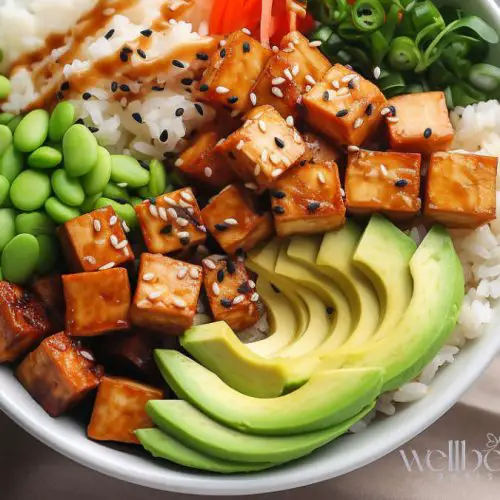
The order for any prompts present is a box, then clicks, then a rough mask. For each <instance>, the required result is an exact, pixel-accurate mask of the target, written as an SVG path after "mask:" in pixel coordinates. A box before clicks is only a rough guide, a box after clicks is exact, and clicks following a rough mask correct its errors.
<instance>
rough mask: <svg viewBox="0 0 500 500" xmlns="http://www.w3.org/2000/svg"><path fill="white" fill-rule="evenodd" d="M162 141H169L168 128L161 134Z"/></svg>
mask: <svg viewBox="0 0 500 500" xmlns="http://www.w3.org/2000/svg"><path fill="white" fill-rule="evenodd" d="M160 141H161V142H167V141H168V130H167V129H165V130H164V131H163V132H162V133H161V134H160Z"/></svg>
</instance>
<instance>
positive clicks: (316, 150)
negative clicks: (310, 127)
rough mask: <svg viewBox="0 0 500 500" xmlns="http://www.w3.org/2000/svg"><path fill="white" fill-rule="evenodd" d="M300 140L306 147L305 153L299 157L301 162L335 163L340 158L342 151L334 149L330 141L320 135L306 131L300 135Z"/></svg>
mask: <svg viewBox="0 0 500 500" xmlns="http://www.w3.org/2000/svg"><path fill="white" fill-rule="evenodd" d="M302 138H303V139H304V143H305V145H306V152H305V153H304V154H303V155H302V156H301V158H300V160H301V161H304V160H305V161H308V162H311V163H322V162H325V161H337V160H338V159H339V158H340V157H341V156H342V151H341V150H340V149H339V148H337V147H335V145H334V144H332V141H331V140H328V139H327V138H325V137H323V136H321V135H318V134H315V133H314V132H309V131H308V132H305V133H303V134H302Z"/></svg>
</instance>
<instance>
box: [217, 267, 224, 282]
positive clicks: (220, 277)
mask: <svg viewBox="0 0 500 500" xmlns="http://www.w3.org/2000/svg"><path fill="white" fill-rule="evenodd" d="M225 274H226V273H225V272H224V269H219V270H218V271H217V281H218V282H219V283H222V282H223V281H224V275H225Z"/></svg>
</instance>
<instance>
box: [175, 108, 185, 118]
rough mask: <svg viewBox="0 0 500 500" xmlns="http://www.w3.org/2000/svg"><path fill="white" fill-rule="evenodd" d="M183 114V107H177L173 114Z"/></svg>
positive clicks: (178, 115)
mask: <svg viewBox="0 0 500 500" xmlns="http://www.w3.org/2000/svg"><path fill="white" fill-rule="evenodd" d="M183 114H184V108H177V109H176V110H175V116H177V118H179V117H181V116H182V115H183Z"/></svg>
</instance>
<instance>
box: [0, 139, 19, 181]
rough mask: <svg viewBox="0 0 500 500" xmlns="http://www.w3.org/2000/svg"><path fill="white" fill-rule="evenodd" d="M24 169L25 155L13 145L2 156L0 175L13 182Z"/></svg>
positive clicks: (0, 159)
mask: <svg viewBox="0 0 500 500" xmlns="http://www.w3.org/2000/svg"><path fill="white" fill-rule="evenodd" d="M22 169H23V154H22V153H21V152H20V151H17V150H16V148H15V147H14V145H13V144H11V145H10V146H9V147H8V148H7V150H6V151H5V153H4V154H3V155H2V156H0V174H1V175H3V176H4V177H6V178H7V180H8V181H9V182H13V181H14V179H15V178H16V177H17V176H18V175H19V174H20V173H21V171H22Z"/></svg>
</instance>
